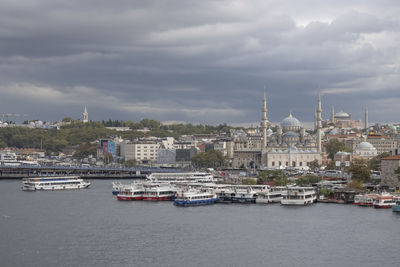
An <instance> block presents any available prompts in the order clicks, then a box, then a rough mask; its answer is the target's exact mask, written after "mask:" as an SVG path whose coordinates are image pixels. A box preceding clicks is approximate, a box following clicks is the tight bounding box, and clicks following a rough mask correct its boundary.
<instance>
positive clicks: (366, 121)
mask: <svg viewBox="0 0 400 267" xmlns="http://www.w3.org/2000/svg"><path fill="white" fill-rule="evenodd" d="M364 120H365V121H364V123H365V129H368V108H365V119H364Z"/></svg>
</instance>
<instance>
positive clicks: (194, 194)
mask: <svg viewBox="0 0 400 267" xmlns="http://www.w3.org/2000/svg"><path fill="white" fill-rule="evenodd" d="M217 200H218V197H217V195H216V194H215V193H214V192H210V191H204V190H195V189H189V190H188V191H182V193H181V194H179V195H177V196H176V198H175V200H174V205H176V206H183V207H187V206H199V205H210V204H214V203H215V202H217Z"/></svg>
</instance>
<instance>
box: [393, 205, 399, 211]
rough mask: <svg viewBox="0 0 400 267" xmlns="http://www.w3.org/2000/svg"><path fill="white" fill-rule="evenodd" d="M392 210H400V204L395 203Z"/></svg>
mask: <svg viewBox="0 0 400 267" xmlns="http://www.w3.org/2000/svg"><path fill="white" fill-rule="evenodd" d="M392 211H394V212H400V205H393V206H392Z"/></svg>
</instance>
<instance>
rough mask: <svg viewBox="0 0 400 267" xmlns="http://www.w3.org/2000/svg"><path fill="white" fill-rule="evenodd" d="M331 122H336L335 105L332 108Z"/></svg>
mask: <svg viewBox="0 0 400 267" xmlns="http://www.w3.org/2000/svg"><path fill="white" fill-rule="evenodd" d="M331 123H333V124H335V109H334V108H333V105H332V109H331Z"/></svg>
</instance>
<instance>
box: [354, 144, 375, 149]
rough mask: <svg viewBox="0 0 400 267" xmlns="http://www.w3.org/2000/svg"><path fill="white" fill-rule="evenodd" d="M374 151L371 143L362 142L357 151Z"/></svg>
mask: <svg viewBox="0 0 400 267" xmlns="http://www.w3.org/2000/svg"><path fill="white" fill-rule="evenodd" d="M360 149H362V150H373V149H374V146H373V145H371V143H368V142H361V143H359V144H358V145H357V146H356V150H360Z"/></svg>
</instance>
